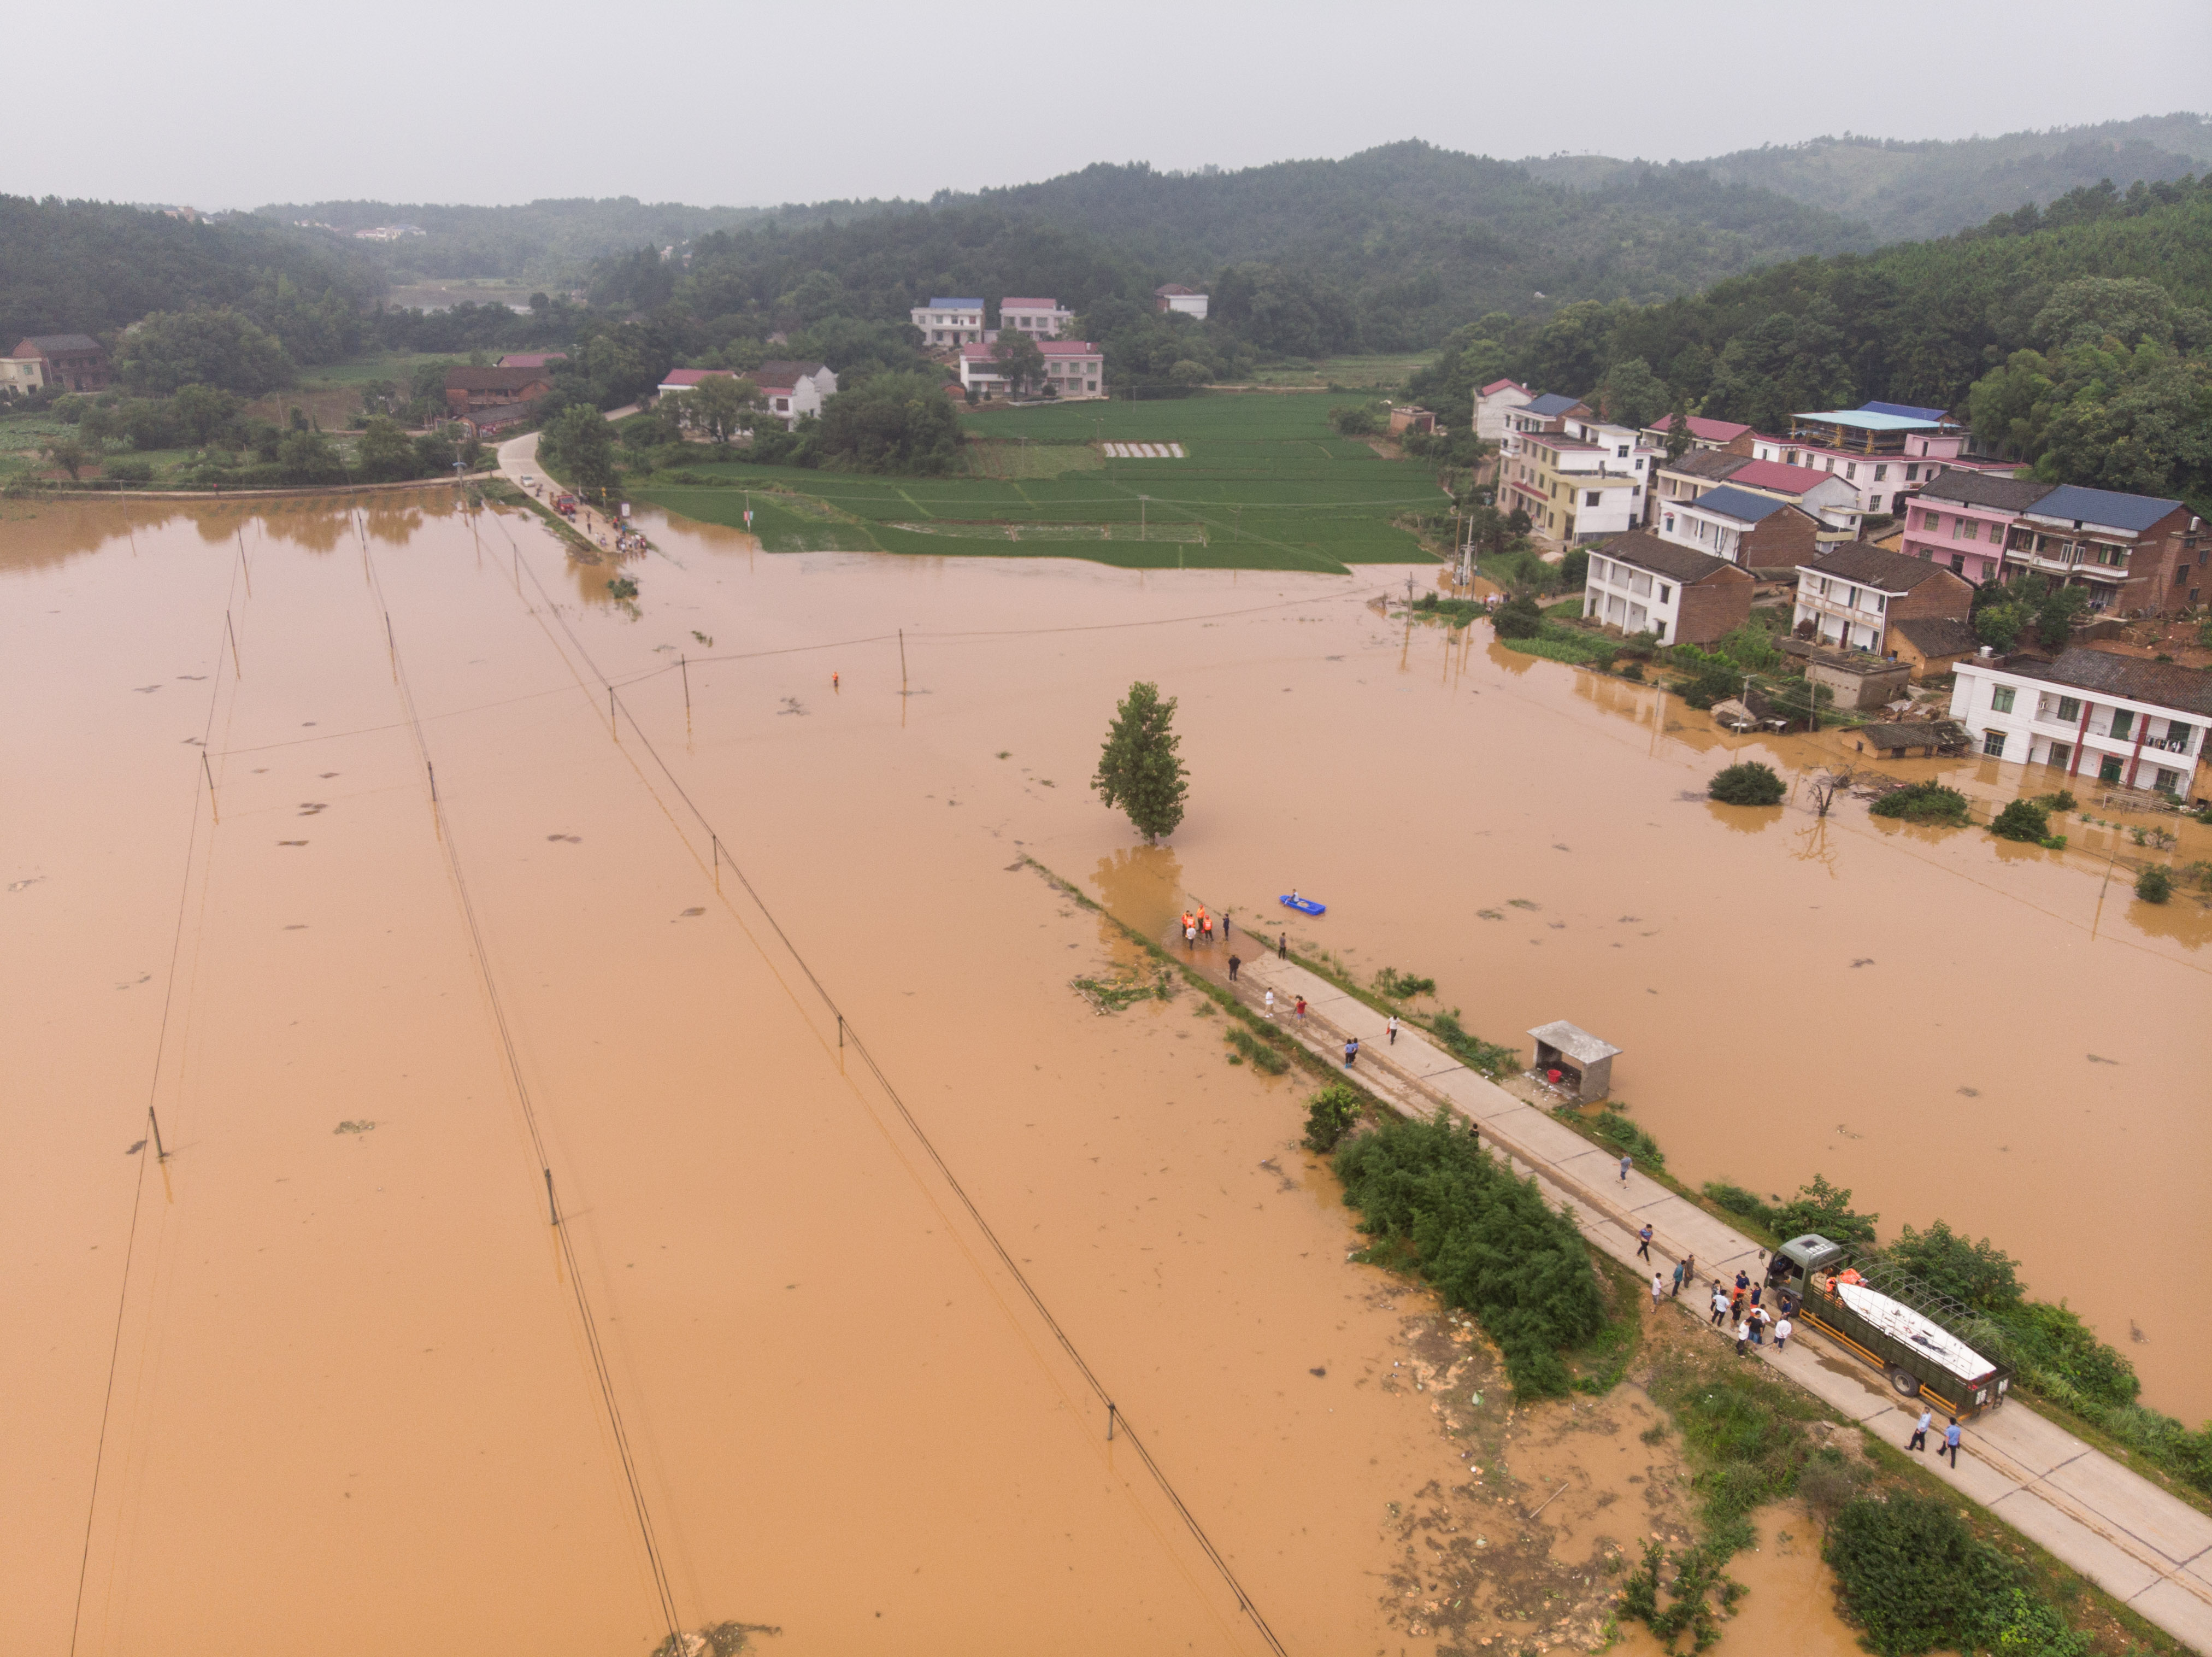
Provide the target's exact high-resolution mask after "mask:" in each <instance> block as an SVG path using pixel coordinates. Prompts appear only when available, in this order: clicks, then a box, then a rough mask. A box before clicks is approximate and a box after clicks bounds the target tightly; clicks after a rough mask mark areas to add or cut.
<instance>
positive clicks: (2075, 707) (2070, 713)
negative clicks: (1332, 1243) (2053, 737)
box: [2058, 696, 2081, 724]
mask: <svg viewBox="0 0 2212 1657" xmlns="http://www.w3.org/2000/svg"><path fill="white" fill-rule="evenodd" d="M2058 717H2059V718H2060V719H2062V720H2063V721H2065V722H2067V723H2069V724H2071V723H2072V722H2074V721H2075V720H2077V719H2079V718H2081V698H2080V697H2078V696H2062V697H2060V698H2058Z"/></svg>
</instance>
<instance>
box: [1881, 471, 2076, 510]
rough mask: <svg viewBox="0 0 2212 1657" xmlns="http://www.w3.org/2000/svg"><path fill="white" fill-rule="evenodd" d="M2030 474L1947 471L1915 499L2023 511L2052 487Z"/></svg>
mask: <svg viewBox="0 0 2212 1657" xmlns="http://www.w3.org/2000/svg"><path fill="white" fill-rule="evenodd" d="M2051 488H2052V485H2051V484H2041V483H2038V482H2037V481H2036V480H2035V479H2034V478H1990V477H1985V476H1984V475H1983V474H1982V473H1980V472H1945V473H1943V474H1942V476H1941V477H1939V478H1936V480H1935V481H1934V482H1933V483H1930V484H1926V485H1924V486H1923V488H1922V489H1921V490H1920V492H1919V493H1918V494H1917V495H1916V496H1914V497H1913V498H1914V499H1916V500H1935V501H1955V502H1957V503H1959V504H1960V506H1992V507H1996V509H1998V510H1999V511H2002V512H2025V511H2027V509H2028V508H2030V507H2031V506H2033V505H2034V504H2035V503H2037V502H2038V501H2039V500H2041V499H2042V498H2043V497H2044V496H2046V495H2048V494H2050V493H2051Z"/></svg>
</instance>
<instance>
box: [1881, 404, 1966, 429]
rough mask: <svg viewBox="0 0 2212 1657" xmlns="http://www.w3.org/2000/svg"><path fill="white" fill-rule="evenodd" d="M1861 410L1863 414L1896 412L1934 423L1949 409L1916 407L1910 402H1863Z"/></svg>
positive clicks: (1945, 415)
mask: <svg viewBox="0 0 2212 1657" xmlns="http://www.w3.org/2000/svg"><path fill="white" fill-rule="evenodd" d="M1859 412H1860V413H1861V414H1895V415H1899V416H1902V417H1904V418H1905V419H1907V420H1924V421H1927V422H1928V423H1930V424H1934V423H1936V422H1938V421H1941V420H1942V419H1944V418H1945V417H1947V415H1948V412H1949V411H1948V410H1945V409H1922V408H1915V407H1914V406H1913V405H1911V404H1910V403H1862V404H1860V405H1859Z"/></svg>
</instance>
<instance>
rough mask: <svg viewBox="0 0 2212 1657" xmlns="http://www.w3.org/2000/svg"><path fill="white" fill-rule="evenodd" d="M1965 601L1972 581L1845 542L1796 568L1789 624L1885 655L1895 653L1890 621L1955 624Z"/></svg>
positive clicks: (1823, 639) (1968, 603) (1967, 605)
mask: <svg viewBox="0 0 2212 1657" xmlns="http://www.w3.org/2000/svg"><path fill="white" fill-rule="evenodd" d="M1973 602H1974V588H1973V583H1972V582H1969V581H1967V580H1966V577H1964V576H1954V575H1953V574H1952V573H1951V572H1950V571H1949V570H1946V569H1945V568H1943V566H1942V565H1941V564H1930V563H1929V561H1928V560H1927V559H1925V558H1908V557H1905V555H1904V554H1903V553H1901V552H1892V551H1889V550H1888V549H1887V547H1881V546H1875V545H1872V544H1871V543H1869V542H1867V541H1848V542H1846V543H1844V545H1841V546H1838V547H1832V548H1831V549H1830V550H1828V551H1826V552H1823V553H1821V554H1820V555H1818V556H1816V557H1812V558H1809V559H1808V560H1807V561H1806V562H1805V563H1803V564H1799V565H1798V566H1797V606H1796V611H1795V612H1794V613H1793V614H1792V615H1791V616H1790V626H1791V628H1792V629H1793V630H1796V631H1799V632H1801V633H1802V631H1804V630H1805V628H1806V626H1807V624H1808V623H1809V624H1811V633H1812V637H1814V638H1816V639H1818V640H1819V641H1820V643H1823V644H1835V645H1840V646H1842V647H1843V648H1844V649H1847V650H1870V651H1872V652H1873V653H1874V654H1875V655H1890V654H1891V653H1892V652H1893V651H1894V650H1896V649H1897V647H1896V645H1895V644H1893V643H1892V642H1891V640H1890V636H1889V633H1890V629H1891V628H1892V627H1893V626H1894V625H1895V624H1897V623H1899V622H1901V621H1923V620H1927V619H1929V618H1932V617H1937V616H1942V617H1948V618H1950V619H1951V620H1953V621H1960V622H1963V621H1965V620H1966V619H1967V617H1968V613H1969V612H1970V611H1971V610H1972V606H1973Z"/></svg>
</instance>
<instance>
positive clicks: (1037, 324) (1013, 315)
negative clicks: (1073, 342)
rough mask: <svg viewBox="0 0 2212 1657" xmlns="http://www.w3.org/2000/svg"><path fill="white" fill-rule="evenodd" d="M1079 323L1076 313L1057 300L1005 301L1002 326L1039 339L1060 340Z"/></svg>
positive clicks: (1001, 306) (1008, 330)
mask: <svg viewBox="0 0 2212 1657" xmlns="http://www.w3.org/2000/svg"><path fill="white" fill-rule="evenodd" d="M1074 320H1075V313H1074V312H1073V311H1071V310H1069V309H1067V308H1066V307H1065V306H1063V305H1062V304H1061V303H1060V302H1059V301H1058V300H1056V299H1002V300H1000V302H999V326H1000V328H1001V329H1004V330H1006V331H1007V332H1012V333H1025V334H1028V335H1030V337H1031V338H1036V339H1057V338H1060V335H1061V334H1062V333H1064V332H1066V331H1067V328H1068V326H1070V325H1071V324H1072V323H1073V322H1074Z"/></svg>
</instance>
